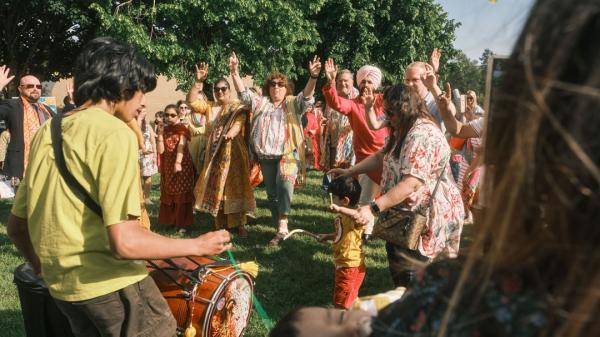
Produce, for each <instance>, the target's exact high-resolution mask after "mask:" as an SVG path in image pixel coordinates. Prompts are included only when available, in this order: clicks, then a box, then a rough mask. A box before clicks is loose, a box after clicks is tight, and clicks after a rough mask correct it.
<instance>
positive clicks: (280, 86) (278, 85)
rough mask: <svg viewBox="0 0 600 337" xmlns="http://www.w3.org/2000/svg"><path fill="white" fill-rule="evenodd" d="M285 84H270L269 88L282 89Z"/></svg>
mask: <svg viewBox="0 0 600 337" xmlns="http://www.w3.org/2000/svg"><path fill="white" fill-rule="evenodd" d="M283 87H285V83H283V82H271V88H283Z"/></svg>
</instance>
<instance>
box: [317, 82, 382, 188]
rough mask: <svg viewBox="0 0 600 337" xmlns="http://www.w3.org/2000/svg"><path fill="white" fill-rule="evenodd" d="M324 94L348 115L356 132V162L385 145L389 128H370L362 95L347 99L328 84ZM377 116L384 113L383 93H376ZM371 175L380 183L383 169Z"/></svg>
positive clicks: (329, 103) (331, 102)
mask: <svg viewBox="0 0 600 337" xmlns="http://www.w3.org/2000/svg"><path fill="white" fill-rule="evenodd" d="M323 95H324V96H325V101H326V102H327V105H329V106H330V107H331V108H332V109H333V110H336V111H338V112H339V113H341V114H343V115H346V116H348V120H349V121H350V127H351V128H352V131H353V132H354V135H353V139H352V148H353V149H354V154H355V155H356V163H360V162H361V161H362V160H364V159H365V158H367V157H368V156H370V155H372V154H374V153H375V152H377V151H379V150H380V149H381V148H383V146H384V145H385V139H386V138H387V137H388V135H389V130H388V128H383V129H379V130H371V129H369V124H367V120H366V119H365V106H364V104H362V102H361V100H360V96H359V97H356V98H354V99H347V98H343V97H340V96H338V94H337V90H336V89H335V86H330V85H329V84H326V85H325V86H323ZM373 109H374V110H375V115H376V116H378V117H379V116H381V115H383V95H382V94H376V95H375V103H374V104H373ZM368 175H369V177H370V178H371V179H373V181H375V182H376V183H378V184H379V181H380V180H381V171H376V172H369V173H368Z"/></svg>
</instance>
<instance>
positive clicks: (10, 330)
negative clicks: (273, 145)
mask: <svg viewBox="0 0 600 337" xmlns="http://www.w3.org/2000/svg"><path fill="white" fill-rule="evenodd" d="M321 177H322V174H321V173H320V172H316V171H311V172H309V174H308V183H307V186H305V187H304V188H302V189H297V190H296V193H295V196H294V201H293V206H292V208H293V210H292V214H291V216H290V229H295V228H303V229H306V230H309V231H311V232H315V233H327V232H331V231H333V224H332V220H333V217H334V216H333V214H332V213H329V212H327V211H326V206H327V205H328V202H329V201H328V197H327V196H326V194H325V193H324V192H322V190H321V189H320V183H321ZM152 193H153V197H154V198H153V199H154V200H156V199H157V198H158V186H154V188H153V192H152ZM255 196H256V201H257V206H258V208H257V211H256V219H249V222H250V223H249V226H248V232H249V237H248V238H247V239H243V240H240V239H237V238H235V237H234V248H233V255H234V256H235V258H236V259H237V260H238V261H257V262H258V264H259V265H260V271H259V275H258V277H257V278H256V286H255V293H256V297H257V298H258V300H259V301H260V302H261V303H262V305H263V307H264V309H265V311H266V313H267V314H268V315H269V316H270V318H271V319H273V320H275V321H276V320H277V319H279V318H281V317H282V316H283V315H285V314H286V313H287V312H288V311H290V310H291V309H293V308H295V307H298V306H331V299H332V289H333V265H332V256H331V247H330V244H325V243H319V242H317V241H315V240H314V239H311V238H309V237H306V236H293V237H291V238H290V239H289V240H287V241H282V242H281V243H280V245H279V246H278V247H267V243H268V241H269V240H270V239H271V238H272V237H273V236H274V235H275V230H276V229H275V228H274V227H273V226H271V225H270V213H269V211H268V209H267V205H266V193H265V191H264V189H263V188H257V189H256V191H255ZM10 207H11V202H8V201H0V219H3V220H4V221H3V222H1V223H0V259H1V261H2V263H1V265H0V331H1V333H0V334H1V335H2V336H5V337H16V336H24V335H25V333H24V330H23V320H22V317H21V311H20V305H19V298H18V294H17V290H16V287H15V285H14V284H13V282H12V278H13V271H14V269H15V268H16V267H17V266H18V265H19V264H21V263H22V262H23V259H22V258H21V257H20V256H19V254H18V253H17V251H16V249H15V248H14V246H13V245H12V243H11V242H10V240H9V239H8V237H7V235H6V219H7V218H8V214H9V211H10ZM149 211H150V216H151V219H152V223H156V218H157V216H158V206H157V205H156V206H153V207H150V209H149ZM212 223H213V221H212V219H211V217H209V216H207V215H206V214H197V215H196V221H195V224H194V225H193V226H192V228H191V229H190V231H189V232H188V234H186V236H195V235H198V234H201V233H205V232H208V231H210V230H212V228H213V227H212ZM153 230H154V231H156V232H159V233H162V234H164V235H168V236H173V237H177V236H179V235H176V234H175V233H174V230H173V229H171V228H169V227H165V226H155V227H153ZM223 257H226V256H225V254H223ZM366 265H367V273H366V278H365V281H364V283H363V286H362V288H361V290H360V295H369V294H374V293H378V292H382V291H386V290H389V289H390V288H392V283H391V279H390V276H389V273H388V270H387V259H386V255H385V249H384V244H383V241H380V240H376V241H371V242H370V243H369V244H368V245H367V247H366ZM267 332H268V331H267V329H266V328H265V327H264V326H263V324H262V321H261V320H260V318H259V317H258V315H257V314H256V312H254V313H253V316H252V319H251V322H250V325H249V327H248V328H247V330H246V336H249V337H252V336H265V335H266V334H267Z"/></svg>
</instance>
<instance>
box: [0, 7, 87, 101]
mask: <svg viewBox="0 0 600 337" xmlns="http://www.w3.org/2000/svg"><path fill="white" fill-rule="evenodd" d="M17 9H18V10H17ZM93 14H94V13H93V12H92V11H90V9H89V2H87V1H64V0H46V1H39V0H33V1H17V0H6V1H3V2H2V3H1V4H0V64H6V65H8V66H9V67H10V69H11V73H12V74H14V75H16V80H15V81H13V82H12V83H11V84H10V86H9V89H10V90H9V91H10V92H11V94H15V93H16V90H15V88H16V86H17V85H18V79H19V78H20V77H21V76H22V75H25V74H35V75H38V76H40V77H41V79H42V80H58V79H60V78H64V77H68V76H70V74H71V69H72V64H73V60H74V59H75V57H76V55H77V54H79V52H80V50H81V47H82V45H83V43H85V42H86V41H88V40H89V39H90V38H91V37H93V36H94V34H95V29H94V27H95V25H94V24H93V22H94V20H95V18H94V15H93Z"/></svg>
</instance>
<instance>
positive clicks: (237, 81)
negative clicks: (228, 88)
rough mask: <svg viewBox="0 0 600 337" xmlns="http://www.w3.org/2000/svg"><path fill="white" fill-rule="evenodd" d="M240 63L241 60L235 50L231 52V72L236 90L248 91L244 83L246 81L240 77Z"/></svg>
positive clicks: (239, 91)
mask: <svg viewBox="0 0 600 337" xmlns="http://www.w3.org/2000/svg"><path fill="white" fill-rule="evenodd" d="M239 65H240V60H239V59H238V58H237V55H235V52H233V53H231V56H229V74H230V75H231V78H232V80H233V86H234V87H235V91H237V92H238V93H241V92H243V91H246V86H245V85H244V81H242V78H241V77H240V72H239Z"/></svg>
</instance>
